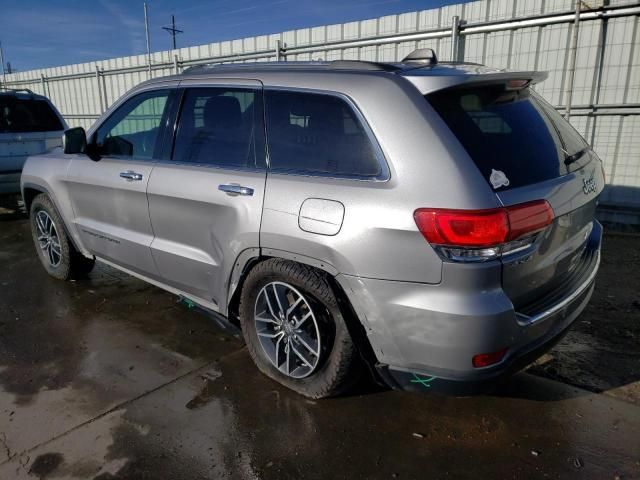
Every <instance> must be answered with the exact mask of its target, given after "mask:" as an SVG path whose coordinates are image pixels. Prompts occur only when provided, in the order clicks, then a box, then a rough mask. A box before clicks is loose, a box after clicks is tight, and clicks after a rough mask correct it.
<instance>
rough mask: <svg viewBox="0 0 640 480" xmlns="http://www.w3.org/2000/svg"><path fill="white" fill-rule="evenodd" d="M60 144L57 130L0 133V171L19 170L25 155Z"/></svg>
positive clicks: (60, 132) (59, 133) (36, 153)
mask: <svg viewBox="0 0 640 480" xmlns="http://www.w3.org/2000/svg"><path fill="white" fill-rule="evenodd" d="M61 145H62V130H61V131H57V132H33V133H0V172H19V171H21V170H22V166H23V165H24V162H25V160H26V159H27V157H29V156H31V155H38V154H41V153H44V152H46V151H47V150H50V149H52V148H55V147H59V146H61Z"/></svg>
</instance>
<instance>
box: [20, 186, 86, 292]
mask: <svg viewBox="0 0 640 480" xmlns="http://www.w3.org/2000/svg"><path fill="white" fill-rule="evenodd" d="M30 218H31V235H32V237H33V242H34V243H35V247H36V251H37V252H38V257H39V258H40V262H41V263H42V266H43V267H44V268H45V270H46V271H47V273H49V275H51V276H52V277H55V278H58V279H60V280H67V279H69V278H76V277H82V276H84V275H86V274H88V273H89V272H90V271H91V269H93V265H94V262H95V260H94V259H93V258H86V257H84V256H83V255H82V254H80V253H79V252H78V251H77V250H76V249H75V248H74V247H73V244H72V243H71V242H70V241H69V237H68V236H67V233H66V232H65V230H64V225H63V223H62V217H60V214H59V213H58V211H57V210H56V207H55V206H54V205H53V202H52V201H51V199H50V198H49V196H48V195H47V194H45V193H42V194H40V195H38V196H37V197H36V198H34V199H33V202H32V203H31V209H30Z"/></svg>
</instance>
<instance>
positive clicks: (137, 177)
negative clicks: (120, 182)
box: [120, 170, 142, 181]
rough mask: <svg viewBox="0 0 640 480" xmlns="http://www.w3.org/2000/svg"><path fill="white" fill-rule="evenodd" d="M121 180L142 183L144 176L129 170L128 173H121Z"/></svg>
mask: <svg viewBox="0 0 640 480" xmlns="http://www.w3.org/2000/svg"><path fill="white" fill-rule="evenodd" d="M120 178H126V179H127V180H129V181H133V180H137V181H140V180H142V174H141V173H136V172H134V171H131V170H127V171H126V172H120Z"/></svg>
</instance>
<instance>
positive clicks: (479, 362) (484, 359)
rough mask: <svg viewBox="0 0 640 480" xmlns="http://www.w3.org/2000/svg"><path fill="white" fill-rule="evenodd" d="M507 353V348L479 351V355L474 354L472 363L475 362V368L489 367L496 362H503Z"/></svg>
mask: <svg viewBox="0 0 640 480" xmlns="http://www.w3.org/2000/svg"><path fill="white" fill-rule="evenodd" d="M506 353H507V349H506V348H503V349H502V350H498V351H497V352H491V353H479V354H478V355H474V356H473V359H472V360H471V363H473V366H474V367H475V368H483V367H488V366H489V365H495V364H496V363H499V362H501V361H502V359H503V358H504V356H505V354H506Z"/></svg>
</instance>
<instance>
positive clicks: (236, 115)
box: [172, 87, 265, 168]
mask: <svg viewBox="0 0 640 480" xmlns="http://www.w3.org/2000/svg"><path fill="white" fill-rule="evenodd" d="M264 157H265V149H264V122H263V109H262V98H261V91H260V90H256V89H251V88H232V87H212V88H191V89H188V90H187V91H186V92H185V94H184V99H183V101H182V108H181V111H180V117H179V124H178V133H177V135H176V140H175V146H174V149H173V156H172V159H173V160H175V161H178V162H189V163H197V164H201V165H213V166H218V167H229V168H264Z"/></svg>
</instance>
